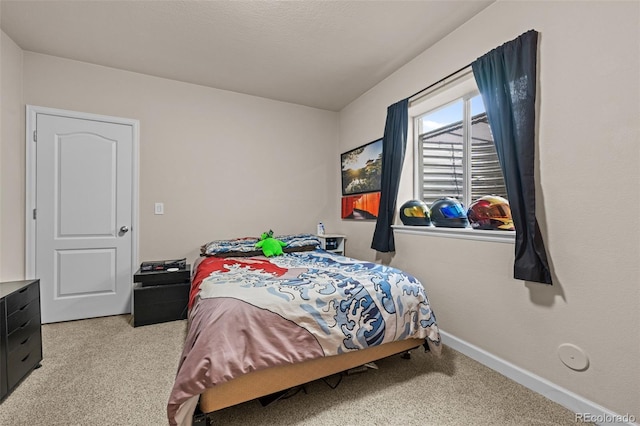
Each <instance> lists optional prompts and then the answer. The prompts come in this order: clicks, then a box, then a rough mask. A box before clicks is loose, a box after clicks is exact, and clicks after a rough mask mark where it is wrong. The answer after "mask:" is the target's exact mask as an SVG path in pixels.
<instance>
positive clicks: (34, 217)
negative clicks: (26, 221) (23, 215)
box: [33, 209, 36, 220]
mask: <svg viewBox="0 0 640 426" xmlns="http://www.w3.org/2000/svg"><path fill="white" fill-rule="evenodd" d="M35 219H36V209H33V220H35Z"/></svg>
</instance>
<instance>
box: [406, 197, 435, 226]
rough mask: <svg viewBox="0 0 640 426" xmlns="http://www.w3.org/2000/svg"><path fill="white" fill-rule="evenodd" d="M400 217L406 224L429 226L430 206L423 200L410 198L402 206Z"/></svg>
mask: <svg viewBox="0 0 640 426" xmlns="http://www.w3.org/2000/svg"><path fill="white" fill-rule="evenodd" d="M400 219H401V220H402V223H404V224H405V225H412V226H429V225H431V218H430V217H429V207H427V205H426V204H425V202H424V201H422V200H409V201H407V202H406V203H404V204H403V205H402V207H400Z"/></svg>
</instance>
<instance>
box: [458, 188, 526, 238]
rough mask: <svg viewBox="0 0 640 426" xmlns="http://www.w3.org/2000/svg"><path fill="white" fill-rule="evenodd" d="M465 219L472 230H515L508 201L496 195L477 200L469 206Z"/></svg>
mask: <svg viewBox="0 0 640 426" xmlns="http://www.w3.org/2000/svg"><path fill="white" fill-rule="evenodd" d="M467 218H469V222H470V223H471V227H472V228H473V229H500V230H504V231H513V230H515V228H514V226H513V219H512V218H511V208H510V207H509V201H507V200H506V199H504V198H502V197H499V196H497V195H485V196H484V197H480V198H478V199H477V200H476V201H475V202H474V203H473V204H471V206H469V211H468V212H467Z"/></svg>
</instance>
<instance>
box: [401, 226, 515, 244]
mask: <svg viewBox="0 0 640 426" xmlns="http://www.w3.org/2000/svg"><path fill="white" fill-rule="evenodd" d="M392 228H393V229H394V231H396V232H398V233H400V234H415V235H430V236H434V237H445V238H461V239H464V240H480V241H492V242H496V243H511V244H513V243H515V240H516V232H515V231H485V230H477V229H473V228H436V227H435V226H407V225H392Z"/></svg>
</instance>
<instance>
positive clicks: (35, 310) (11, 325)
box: [7, 299, 40, 334]
mask: <svg viewBox="0 0 640 426" xmlns="http://www.w3.org/2000/svg"><path fill="white" fill-rule="evenodd" d="M33 317H37V318H38V321H39V320H40V299H33V300H31V301H29V302H27V304H25V305H23V306H21V307H20V309H17V310H15V311H14V312H13V314H11V315H9V316H8V317H7V333H9V334H10V333H12V332H13V331H15V330H16V329H17V328H20V327H22V326H24V325H25V323H26V322H27V321H29V320H30V319H31V318H33Z"/></svg>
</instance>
